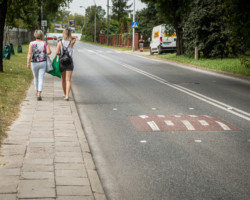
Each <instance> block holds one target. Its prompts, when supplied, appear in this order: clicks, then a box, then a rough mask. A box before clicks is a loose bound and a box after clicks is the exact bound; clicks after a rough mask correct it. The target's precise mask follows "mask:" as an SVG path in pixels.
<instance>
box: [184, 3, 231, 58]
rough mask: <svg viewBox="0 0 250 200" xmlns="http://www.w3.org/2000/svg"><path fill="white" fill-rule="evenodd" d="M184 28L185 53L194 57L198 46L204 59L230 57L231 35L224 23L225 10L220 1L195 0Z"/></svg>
mask: <svg viewBox="0 0 250 200" xmlns="http://www.w3.org/2000/svg"><path fill="white" fill-rule="evenodd" d="M191 7H192V10H191V12H190V14H189V16H188V17H187V20H186V22H185V26H184V30H185V32H184V44H185V53H186V54H187V55H193V53H194V47H195V46H197V47H198V49H199V51H201V52H202V53H203V55H204V57H207V58H216V57H220V58H223V57H227V56H228V55H229V43H228V41H229V37H228V36H229V34H228V32H227V31H226V27H225V23H224V17H223V14H224V12H225V11H224V9H223V8H222V4H221V1H220V0H206V1H200V0H195V1H194V2H193V3H192V4H191Z"/></svg>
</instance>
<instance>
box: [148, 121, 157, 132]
mask: <svg viewBox="0 0 250 200" xmlns="http://www.w3.org/2000/svg"><path fill="white" fill-rule="evenodd" d="M147 124H148V125H149V126H150V128H151V129H152V130H153V131H159V130H160V128H159V127H158V126H157V124H156V123H155V122H154V121H150V122H147Z"/></svg>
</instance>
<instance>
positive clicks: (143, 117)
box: [139, 115, 148, 119]
mask: <svg viewBox="0 0 250 200" xmlns="http://www.w3.org/2000/svg"><path fill="white" fill-rule="evenodd" d="M139 117H140V118H142V119H146V118H148V116H147V115H140V116H139Z"/></svg>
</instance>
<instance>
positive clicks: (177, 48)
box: [175, 27, 183, 56]
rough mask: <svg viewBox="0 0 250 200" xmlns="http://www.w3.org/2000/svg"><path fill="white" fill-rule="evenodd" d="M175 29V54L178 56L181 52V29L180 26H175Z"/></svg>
mask: <svg viewBox="0 0 250 200" xmlns="http://www.w3.org/2000/svg"><path fill="white" fill-rule="evenodd" d="M175 30H176V37H177V41H176V55H177V56H180V55H182V54H183V39H182V38H183V37H182V36H183V31H182V29H181V28H178V27H177V28H175Z"/></svg>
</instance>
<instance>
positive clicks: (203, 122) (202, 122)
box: [198, 120, 209, 126]
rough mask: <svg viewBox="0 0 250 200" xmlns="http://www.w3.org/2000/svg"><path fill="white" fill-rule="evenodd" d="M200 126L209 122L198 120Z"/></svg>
mask: <svg viewBox="0 0 250 200" xmlns="http://www.w3.org/2000/svg"><path fill="white" fill-rule="evenodd" d="M198 122H200V124H201V125H202V126H209V124H208V123H207V122H206V121H205V120H198Z"/></svg>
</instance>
